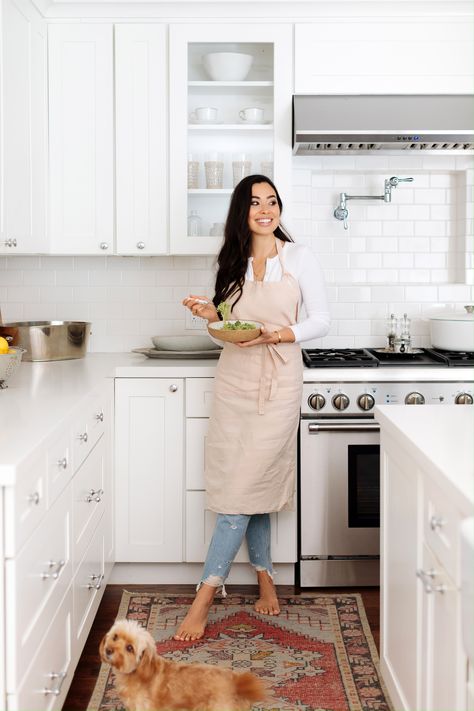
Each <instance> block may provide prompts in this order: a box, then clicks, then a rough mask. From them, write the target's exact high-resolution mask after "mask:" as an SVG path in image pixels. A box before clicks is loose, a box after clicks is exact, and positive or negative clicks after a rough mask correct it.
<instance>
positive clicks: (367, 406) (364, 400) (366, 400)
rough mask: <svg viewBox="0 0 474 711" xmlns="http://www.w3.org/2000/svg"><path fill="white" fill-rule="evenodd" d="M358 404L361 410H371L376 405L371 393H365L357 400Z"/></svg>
mask: <svg viewBox="0 0 474 711" xmlns="http://www.w3.org/2000/svg"><path fill="white" fill-rule="evenodd" d="M357 404H358V405H359V407H360V409H361V410H371V409H372V408H373V406H374V405H375V399H374V398H373V397H372V395H369V393H364V395H359V397H358V398H357Z"/></svg>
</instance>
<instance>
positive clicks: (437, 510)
mask: <svg viewBox="0 0 474 711" xmlns="http://www.w3.org/2000/svg"><path fill="white" fill-rule="evenodd" d="M376 417H377V418H378V420H379V422H380V426H381V608H380V613H381V648H380V657H381V671H382V674H383V677H384V680H385V683H386V684H387V687H388V690H389V693H390V696H391V698H392V701H393V703H394V706H395V708H397V709H406V710H407V711H417V709H424V710H425V711H444V710H445V709H447V708H453V709H454V708H455V709H458V710H459V711H464V710H466V709H471V708H472V669H470V665H469V661H468V658H467V654H466V647H465V645H463V634H462V631H463V627H464V626H465V624H466V623H467V622H468V620H470V619H472V617H471V616H470V615H468V616H466V615H465V608H464V607H463V605H462V597H463V591H464V590H465V589H466V588H467V587H468V586H469V584H470V583H469V580H468V578H467V576H468V575H469V574H470V575H472V565H468V566H463V565H462V564H461V526H462V524H463V523H464V522H465V521H466V520H467V519H468V518H469V517H471V516H472V515H473V513H474V408H472V407H459V406H455V405H445V406H444V407H439V406H436V405H427V406H424V407H406V406H390V407H387V406H381V407H378V408H376ZM471 634H474V631H471ZM468 637H469V635H468ZM469 678H471V682H470V683H469ZM466 679H467V680H468V682H466Z"/></svg>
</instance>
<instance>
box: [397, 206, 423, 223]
mask: <svg viewBox="0 0 474 711" xmlns="http://www.w3.org/2000/svg"><path fill="white" fill-rule="evenodd" d="M429 216H430V207H429V205H416V206H415V205H400V206H399V207H398V218H399V219H400V220H427V219H428V218H429Z"/></svg>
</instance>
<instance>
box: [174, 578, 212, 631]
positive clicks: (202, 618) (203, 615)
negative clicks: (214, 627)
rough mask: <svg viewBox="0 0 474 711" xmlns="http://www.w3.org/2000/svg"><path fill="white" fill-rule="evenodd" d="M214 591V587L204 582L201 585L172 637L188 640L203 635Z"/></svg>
mask: <svg viewBox="0 0 474 711" xmlns="http://www.w3.org/2000/svg"><path fill="white" fill-rule="evenodd" d="M215 592H216V588H215V587H212V586H211V585H206V584H205V583H203V584H202V585H201V587H200V588H199V590H198V592H197V593H196V597H195V598H194V600H193V604H192V605H191V607H190V608H189V611H188V614H187V615H186V617H185V618H184V620H183V621H182V623H181V624H180V626H179V629H178V631H177V632H176V634H175V635H174V639H179V640H181V641H182V642H189V641H193V640H195V639H201V637H203V635H204V630H205V629H206V623H207V617H208V615H209V609H210V607H211V605H212V601H213V600H214V595H215Z"/></svg>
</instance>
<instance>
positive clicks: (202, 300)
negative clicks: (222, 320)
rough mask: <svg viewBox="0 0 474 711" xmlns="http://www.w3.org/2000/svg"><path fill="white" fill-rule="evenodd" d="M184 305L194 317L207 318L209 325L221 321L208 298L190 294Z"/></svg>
mask: <svg viewBox="0 0 474 711" xmlns="http://www.w3.org/2000/svg"><path fill="white" fill-rule="evenodd" d="M182 304H183V305H184V306H186V308H188V309H189V310H190V311H191V313H192V314H193V315H194V316H199V318H205V319H206V320H207V321H209V323H213V322H214V321H219V314H218V313H217V309H216V307H215V306H214V304H213V303H212V301H211V299H210V298H209V297H208V296H198V295H197V294H190V295H189V296H187V297H186V298H185V299H183V301H182Z"/></svg>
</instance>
